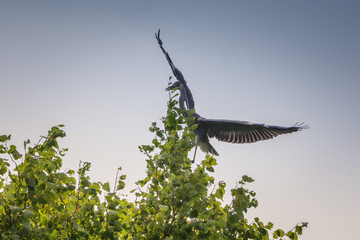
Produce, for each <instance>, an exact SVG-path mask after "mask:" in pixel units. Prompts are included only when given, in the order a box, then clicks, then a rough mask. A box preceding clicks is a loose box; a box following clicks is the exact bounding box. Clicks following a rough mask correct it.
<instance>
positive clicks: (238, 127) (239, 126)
mask: <svg viewBox="0 0 360 240" xmlns="http://www.w3.org/2000/svg"><path fill="white" fill-rule="evenodd" d="M197 121H198V124H199V126H198V127H202V126H200V125H204V126H205V127H206V132H207V135H208V136H209V137H210V138H213V137H215V138H216V139H217V140H219V141H223V142H229V143H254V142H257V141H262V140H268V139H271V138H273V137H276V136H278V135H281V134H286V133H292V132H297V131H299V130H302V129H304V128H308V127H307V126H303V125H302V124H295V125H294V126H292V127H279V126H271V125H265V124H257V123H251V122H245V121H231V120H217V119H204V118H199V119H197Z"/></svg>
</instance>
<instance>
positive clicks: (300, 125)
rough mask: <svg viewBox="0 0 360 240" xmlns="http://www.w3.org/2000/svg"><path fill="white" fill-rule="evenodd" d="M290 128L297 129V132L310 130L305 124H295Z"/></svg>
mask: <svg viewBox="0 0 360 240" xmlns="http://www.w3.org/2000/svg"><path fill="white" fill-rule="evenodd" d="M292 127H295V128H298V130H300V131H301V130H303V129H309V128H310V126H309V125H307V124H306V125H305V122H300V123H299V122H297V123H295V124H294V125H293V126H292Z"/></svg>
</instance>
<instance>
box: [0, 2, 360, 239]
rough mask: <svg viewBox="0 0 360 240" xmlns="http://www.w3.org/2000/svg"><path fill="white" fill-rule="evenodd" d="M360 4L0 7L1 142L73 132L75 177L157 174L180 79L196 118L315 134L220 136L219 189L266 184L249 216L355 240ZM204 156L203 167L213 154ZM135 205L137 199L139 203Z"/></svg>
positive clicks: (130, 184) (130, 183)
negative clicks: (151, 163) (165, 120)
mask: <svg viewBox="0 0 360 240" xmlns="http://www.w3.org/2000/svg"><path fill="white" fill-rule="evenodd" d="M359 11H360V2H359V1H340V0H337V1H332V0H326V1H325V0H303V1H293V0H290V1H283V0H276V1H260V0H259V1H245V0H241V1H235V0H230V1H226V2H224V1H210V0H208V1H204V0H200V1H196V2H194V1H177V2H176V1H91V0H90V1H69V0H65V1H39V0H34V1H0V29H1V34H0V96H1V112H0V135H2V134H11V135H12V141H13V143H15V144H17V145H18V146H22V142H23V141H24V140H26V139H30V140H31V141H32V142H33V143H35V142H37V140H38V139H39V137H40V136H41V135H45V134H46V133H47V130H49V129H50V128H51V127H52V126H54V125H57V124H64V125H65V131H66V133H67V137H66V138H65V139H63V140H62V141H61V142H60V143H61V145H62V146H63V147H68V148H69V152H68V154H67V156H66V157H65V158H64V162H63V166H64V168H71V169H76V168H77V167H78V164H79V161H80V160H82V161H88V162H91V163H92V170H91V172H90V176H91V178H92V179H93V180H96V181H103V182H104V181H110V183H113V182H114V180H115V174H116V169H117V168H118V167H120V166H121V167H122V168H123V173H124V174H126V175H127V180H126V184H127V188H126V189H127V191H128V190H131V189H133V188H135V184H134V182H135V181H136V180H138V179H140V178H142V177H144V176H145V167H146V162H145V159H146V156H144V155H143V154H142V153H140V152H139V150H138V146H139V145H142V144H150V143H151V140H152V137H153V135H152V134H151V133H150V132H149V131H148V128H149V127H150V125H151V123H152V122H160V118H161V117H162V116H164V115H165V113H166V104H167V101H168V98H169V96H168V93H167V92H165V91H164V89H165V88H166V87H167V81H168V79H169V77H170V76H172V72H171V70H170V68H169V66H168V63H167V62H166V59H165V57H164V55H163V54H162V52H161V50H160V49H159V47H158V45H157V42H156V40H155V38H154V33H155V32H156V31H157V30H158V29H159V28H160V29H161V37H162V40H163V42H164V48H165V49H166V50H167V51H168V52H169V54H170V56H171V58H172V60H173V62H174V63H175V65H176V66H177V67H178V68H179V69H180V70H181V71H182V73H183V74H184V76H185V79H186V80H187V82H188V86H189V87H190V89H191V91H192V93H193V96H194V99H195V102H196V110H197V112H198V113H199V114H200V115H201V116H204V117H207V118H220V119H232V120H242V121H252V122H256V123H266V124H270V125H280V126H292V125H293V124H295V123H296V122H305V123H306V124H308V125H309V126H310V128H309V129H307V130H304V131H301V132H297V133H292V134H289V135H284V136H279V137H277V138H275V139H272V140H270V141H263V142H259V143H255V144H245V145H237V144H229V143H223V142H218V141H216V140H215V139H212V140H211V143H212V145H213V146H214V147H215V149H216V150H217V151H218V152H219V154H220V156H219V157H217V162H218V165H217V166H216V168H215V174H214V176H215V178H216V180H217V181H220V180H223V181H225V182H226V183H227V186H228V187H229V188H230V187H234V186H235V184H236V182H237V181H238V180H240V179H241V176H242V175H245V174H246V175H249V176H251V177H252V178H254V179H255V182H254V183H251V184H250V185H248V186H247V187H248V188H250V189H252V190H254V191H256V192H257V199H258V201H259V207H258V208H256V209H253V210H251V211H250V212H249V214H248V217H250V218H253V217H260V218H261V219H262V221H264V222H268V221H271V222H273V223H274V224H275V227H276V228H282V229H284V230H290V229H291V228H292V226H293V225H295V224H296V223H298V222H309V227H308V228H307V229H306V230H305V231H304V234H303V235H302V237H301V238H300V239H303V240H314V239H327V240H335V239H354V236H357V235H358V230H357V229H358V228H359V225H360V218H359V215H360V206H359V203H360V188H359V185H360V174H359V170H360V161H359V149H360V141H359V138H358V136H359V135H360V130H359V128H358V127H357V124H358V123H359V122H360V108H359V106H358V104H359V102H360V94H359V93H360V44H359V43H360V28H359V24H360V15H359ZM204 156H205V155H204V154H203V153H200V152H198V154H197V158H196V162H200V161H201V160H202V159H203V158H204ZM129 197H131V196H129Z"/></svg>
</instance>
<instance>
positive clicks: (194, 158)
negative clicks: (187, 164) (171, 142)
mask: <svg viewBox="0 0 360 240" xmlns="http://www.w3.org/2000/svg"><path fill="white" fill-rule="evenodd" d="M197 147H198V146H197V145H196V146H195V152H194V158H193V160H192V161H191V162H192V163H194V162H195V156H196V149H197Z"/></svg>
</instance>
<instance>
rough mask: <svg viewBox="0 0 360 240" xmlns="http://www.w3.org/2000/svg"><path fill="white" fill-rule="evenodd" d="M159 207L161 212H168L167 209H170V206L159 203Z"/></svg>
mask: <svg viewBox="0 0 360 240" xmlns="http://www.w3.org/2000/svg"><path fill="white" fill-rule="evenodd" d="M159 209H160V211H161V212H166V211H167V210H169V207H168V206H166V205H161V204H159Z"/></svg>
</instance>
